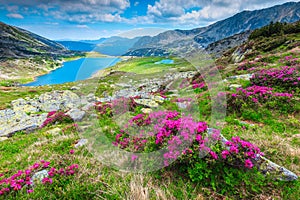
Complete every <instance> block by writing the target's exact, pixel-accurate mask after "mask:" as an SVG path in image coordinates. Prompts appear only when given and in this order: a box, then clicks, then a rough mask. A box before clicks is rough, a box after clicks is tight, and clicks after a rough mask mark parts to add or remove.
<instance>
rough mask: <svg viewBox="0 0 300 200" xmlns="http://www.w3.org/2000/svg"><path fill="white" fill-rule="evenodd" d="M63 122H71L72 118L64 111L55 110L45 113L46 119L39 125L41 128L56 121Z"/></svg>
mask: <svg viewBox="0 0 300 200" xmlns="http://www.w3.org/2000/svg"><path fill="white" fill-rule="evenodd" d="M63 122H67V123H70V122H73V119H72V118H71V117H70V116H69V115H66V114H65V113H64V112H57V111H51V112H49V113H48V115H47V119H46V120H45V121H44V122H43V124H42V125H41V128H43V127H45V126H48V125H52V124H56V123H63Z"/></svg>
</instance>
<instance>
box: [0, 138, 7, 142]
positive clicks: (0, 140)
mask: <svg viewBox="0 0 300 200" xmlns="http://www.w3.org/2000/svg"><path fill="white" fill-rule="evenodd" d="M7 139H8V137H0V142H2V141H4V140H7Z"/></svg>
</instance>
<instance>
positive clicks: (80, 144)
mask: <svg viewBox="0 0 300 200" xmlns="http://www.w3.org/2000/svg"><path fill="white" fill-rule="evenodd" d="M87 142H88V140H87V139H80V140H79V141H78V142H77V143H76V144H75V146H74V147H75V148H79V147H82V146H84V145H86V144H87Z"/></svg>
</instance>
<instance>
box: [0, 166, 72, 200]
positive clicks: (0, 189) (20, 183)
mask: <svg viewBox="0 0 300 200" xmlns="http://www.w3.org/2000/svg"><path fill="white" fill-rule="evenodd" d="M50 164H51V163H50V162H48V161H44V160H41V161H40V162H37V163H34V164H33V165H31V166H30V167H28V168H27V169H25V170H19V171H18V172H17V173H15V174H13V175H12V176H10V177H7V178H5V174H0V196H2V195H6V194H8V193H10V192H13V191H19V190H22V189H23V188H27V189H28V188H31V186H32V185H33V181H34V180H32V176H33V175H34V174H35V173H36V172H38V171H40V170H42V169H48V168H50ZM77 169H78V165H77V164H72V165H71V166H68V167H66V168H61V169H59V170H57V169H55V168H54V167H52V168H50V170H49V171H48V176H49V177H44V178H43V179H42V180H41V183H42V184H45V185H46V184H52V183H53V177H54V176H55V175H73V174H75V172H76V170H77ZM32 192H33V189H28V190H27V193H32Z"/></svg>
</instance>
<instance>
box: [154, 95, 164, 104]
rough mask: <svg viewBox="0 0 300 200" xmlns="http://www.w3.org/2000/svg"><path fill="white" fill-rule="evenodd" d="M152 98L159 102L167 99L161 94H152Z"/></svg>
mask: <svg viewBox="0 0 300 200" xmlns="http://www.w3.org/2000/svg"><path fill="white" fill-rule="evenodd" d="M152 99H153V100H154V101H156V102H158V103H163V102H164V101H165V98H163V97H161V96H152Z"/></svg>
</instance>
